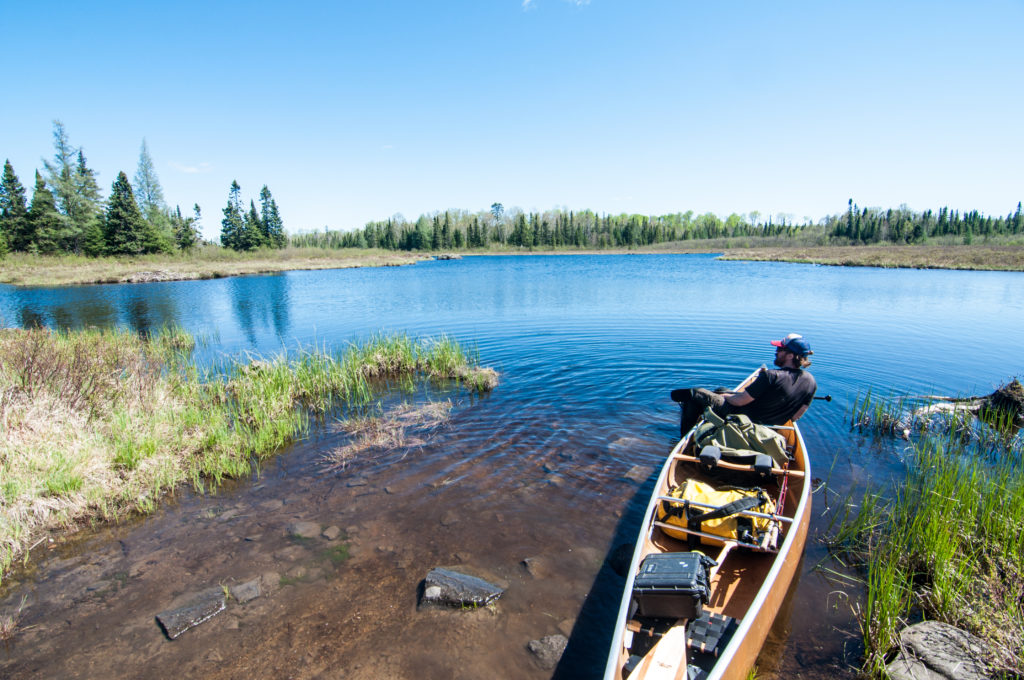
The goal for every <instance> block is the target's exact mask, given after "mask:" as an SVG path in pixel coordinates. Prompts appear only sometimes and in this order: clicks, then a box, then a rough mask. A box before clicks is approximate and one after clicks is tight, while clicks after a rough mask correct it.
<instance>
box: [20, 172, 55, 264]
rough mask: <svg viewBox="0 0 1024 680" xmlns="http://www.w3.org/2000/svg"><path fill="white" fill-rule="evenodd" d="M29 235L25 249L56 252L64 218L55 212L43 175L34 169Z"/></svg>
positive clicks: (29, 213) (29, 210)
mask: <svg viewBox="0 0 1024 680" xmlns="http://www.w3.org/2000/svg"><path fill="white" fill-rule="evenodd" d="M28 222H29V231H30V232H31V236H30V237H28V238H27V239H26V241H27V244H26V247H25V250H28V251H29V252H39V253H55V252H57V242H58V239H59V238H60V236H61V233H62V231H63V228H64V220H63V219H61V215H60V213H58V212H57V205H56V203H55V202H54V198H53V193H51V192H50V190H49V189H48V188H47V187H46V182H45V181H43V176H42V175H40V174H39V171H38V170H37V171H36V187H35V190H34V191H33V192H32V204H31V205H30V206H29V208H28Z"/></svg>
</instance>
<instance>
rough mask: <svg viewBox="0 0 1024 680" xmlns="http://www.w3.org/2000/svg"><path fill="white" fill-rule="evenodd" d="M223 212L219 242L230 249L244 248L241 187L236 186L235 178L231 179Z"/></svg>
mask: <svg viewBox="0 0 1024 680" xmlns="http://www.w3.org/2000/svg"><path fill="white" fill-rule="evenodd" d="M223 212H224V219H222V220H221V221H220V225H221V230H220V244H221V245H222V246H224V247H225V248H231V249H232V250H244V249H245V248H244V245H243V231H244V230H245V223H244V221H243V218H242V187H240V186H238V182H237V181H235V180H232V181H231V189H230V190H229V191H228V204H227V206H226V207H225V208H224V210H223Z"/></svg>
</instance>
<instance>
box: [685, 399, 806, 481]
mask: <svg viewBox="0 0 1024 680" xmlns="http://www.w3.org/2000/svg"><path fill="white" fill-rule="evenodd" d="M693 443H694V445H695V449H696V451H697V452H698V453H699V452H700V450H701V449H703V448H704V447H705V446H717V447H718V448H719V449H721V451H722V458H723V459H724V460H730V459H731V460H737V459H745V458H749V457H751V456H753V455H754V454H758V453H764V454H767V455H768V456H771V459H772V463H773V466H774V467H780V468H781V467H783V466H785V465H786V463H788V462H789V455H788V454H787V453H786V438H785V437H783V436H782V435H781V434H779V433H778V432H776V431H775V430H773V429H771V428H770V427H767V426H766V425H758V424H756V423H752V422H751V421H750V418H748V417H747V416H745V415H743V414H742V413H734V414H731V415H727V416H725V418H722V417H720V416H719V415H718V414H716V413H715V412H714V411H712V410H711V409H707V410H706V411H704V422H702V423H701V424H700V425H698V426H697V430H696V431H695V432H694V434H693Z"/></svg>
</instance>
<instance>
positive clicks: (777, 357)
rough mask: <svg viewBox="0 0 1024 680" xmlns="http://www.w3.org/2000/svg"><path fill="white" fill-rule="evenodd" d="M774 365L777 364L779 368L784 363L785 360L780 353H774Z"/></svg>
mask: <svg viewBox="0 0 1024 680" xmlns="http://www.w3.org/2000/svg"><path fill="white" fill-rule="evenodd" d="M775 365H776V366H778V367H779V368H782V367H783V366H785V365H786V362H785V361H783V359H782V355H781V354H776V355H775Z"/></svg>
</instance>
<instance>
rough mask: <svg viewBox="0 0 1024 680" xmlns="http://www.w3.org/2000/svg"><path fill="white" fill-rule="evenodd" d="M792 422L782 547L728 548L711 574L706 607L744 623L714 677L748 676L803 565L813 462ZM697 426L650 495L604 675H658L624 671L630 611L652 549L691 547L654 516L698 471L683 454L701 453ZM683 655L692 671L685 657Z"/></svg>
mask: <svg viewBox="0 0 1024 680" xmlns="http://www.w3.org/2000/svg"><path fill="white" fill-rule="evenodd" d="M787 426H788V429H783V430H781V433H782V434H783V435H784V436H785V437H786V439H787V442H788V444H789V445H790V446H791V447H792V451H793V461H792V463H791V466H790V470H791V471H792V475H791V476H788V477H786V481H785V483H784V484H783V483H781V481H780V484H779V493H780V495H781V494H782V493H783V489H784V496H782V497H780V498H779V503H778V505H779V507H778V510H777V512H778V513H779V514H780V515H782V516H783V517H784V518H785V523H784V524H782V525H781V526H783V527H784V529H782V534H781V536H780V540H779V543H778V546H777V550H776V551H766V552H756V551H747V550H739V549H733V550H731V551H730V550H729V549H726V550H725V552H724V553H723V554H724V555H725V557H724V558H722V557H720V560H721V562H722V565H721V567H720V568H719V570H718V571H717V574H716V575H715V576H714V577H713V578H712V583H711V591H712V593H711V598H710V601H709V602H708V603H707V604H706V605H705V609H706V610H710V611H712V612H714V613H719V614H722V615H726V616H729V617H732V618H734V619H735V620H736V622H737V624H736V629H735V631H734V632H733V634H732V637H731V638H730V639H729V641H728V642H727V643H723V645H724V647H723V648H721V649H719V653H718V656H717V660H716V661H714V663H713V666H712V667H710V668H705V671H706V672H707V673H708V676H707V677H708V678H709V680H720V679H724V680H732V679H740V680H742V679H744V678H746V677H747V675H748V673H749V671H750V669H751V668H752V667H753V666H754V664H755V662H756V661H757V657H758V654H759V653H760V651H761V648H762V646H763V645H764V642H765V640H766V639H767V637H768V633H769V631H770V630H771V627H772V624H773V623H774V621H775V618H776V616H777V615H778V612H779V610H780V609H781V607H782V603H783V601H784V600H785V598H786V595H787V592H788V590H789V587H790V584H791V583H792V582H793V578H794V577H795V576H796V572H797V569H799V568H800V563H801V557H802V555H803V551H804V546H805V544H806V541H807V532H808V525H809V523H810V516H811V494H810V486H811V485H810V462H809V460H808V455H807V450H806V447H805V445H804V441H803V437H802V436H801V434H800V430H799V428H798V427H797V426H796V425H795V424H793V423H788V424H787ZM692 434H693V433H692V431H691V433H689V434H688V435H687V436H686V437H684V438H683V439H682V440H681V441H680V442H679V443H678V444H677V445H676V446H675V447H674V448H673V450H672V453H671V454H670V455H669V457H668V458H667V459H666V461H665V464H664V465H663V466H662V469H661V472H660V474H659V476H658V481H657V483H656V485H655V492H654V494H652V497H651V500H650V502H649V503H648V507H647V513H646V515H645V519H644V523H643V525H642V527H641V529H640V534H639V536H638V539H637V543H636V549H635V551H634V554H633V559H632V561H631V563H630V568H629V572H628V576H627V581H626V585H625V588H624V592H623V596H622V600H621V602H620V606H619V613H618V617H617V619H616V628H615V632H614V635H613V639H612V646H611V649H610V653H609V656H608V663H607V665H606V667H605V674H604V678H605V680H625V679H626V678H627V677H628V678H629V680H637V679H638V678H647V677H654V676H648V675H645V674H644V673H643V672H640V673H639V674H638V673H637V672H634V673H633V674H627V673H626V672H625V671H624V667H625V664H626V660H627V658H628V657H629V655H630V653H631V652H630V650H629V649H627V643H628V640H629V639H630V637H631V634H630V633H629V632H628V630H627V627H628V625H630V624H632V625H634V626H635V625H636V621H631V620H630V618H629V615H630V609H631V605H632V601H633V594H632V593H633V585H634V579H635V576H636V574H637V571H638V570H639V568H640V564H641V562H642V561H643V559H644V557H646V556H647V555H649V554H651V553H653V552H672V551H685V550H687V549H688V548H687V547H685V542H682V541H679V542H673V541H672V540H671V539H669V538H667V537H666V536H665V535H664V534H663V533H662V532H661V530H660V529H659V528H658V527H657V525H655V519H656V514H657V507H658V505H659V504H660V501H659V500H658V496H659V495H665V494H666V493H667V490H668V489H669V488H671V487H672V486H673V485H675V484H678V483H679V482H680V481H681V480H682V479H684V478H687V477H691V476H694V477H695V476H698V475H699V473H698V472H697V468H696V466H693V465H692V464H690V463H688V462H685V460H684V459H685V458H686V457H687V456H691V455H693V454H694V453H695V452H694V450H693V445H692V444H691V443H690V437H691V436H692ZM779 479H780V480H781V478H779ZM701 550H702V551H705V552H709V554H711V556H712V557H714V556H715V555H714V552H713V550H712V551H708V549H707V547H702V548H701ZM682 623H683V622H680V624H682ZM680 661H681V664H682V670H683V671H684V673H685V663H686V661H685V659H681V660H680ZM666 677H671V676H666Z"/></svg>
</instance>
